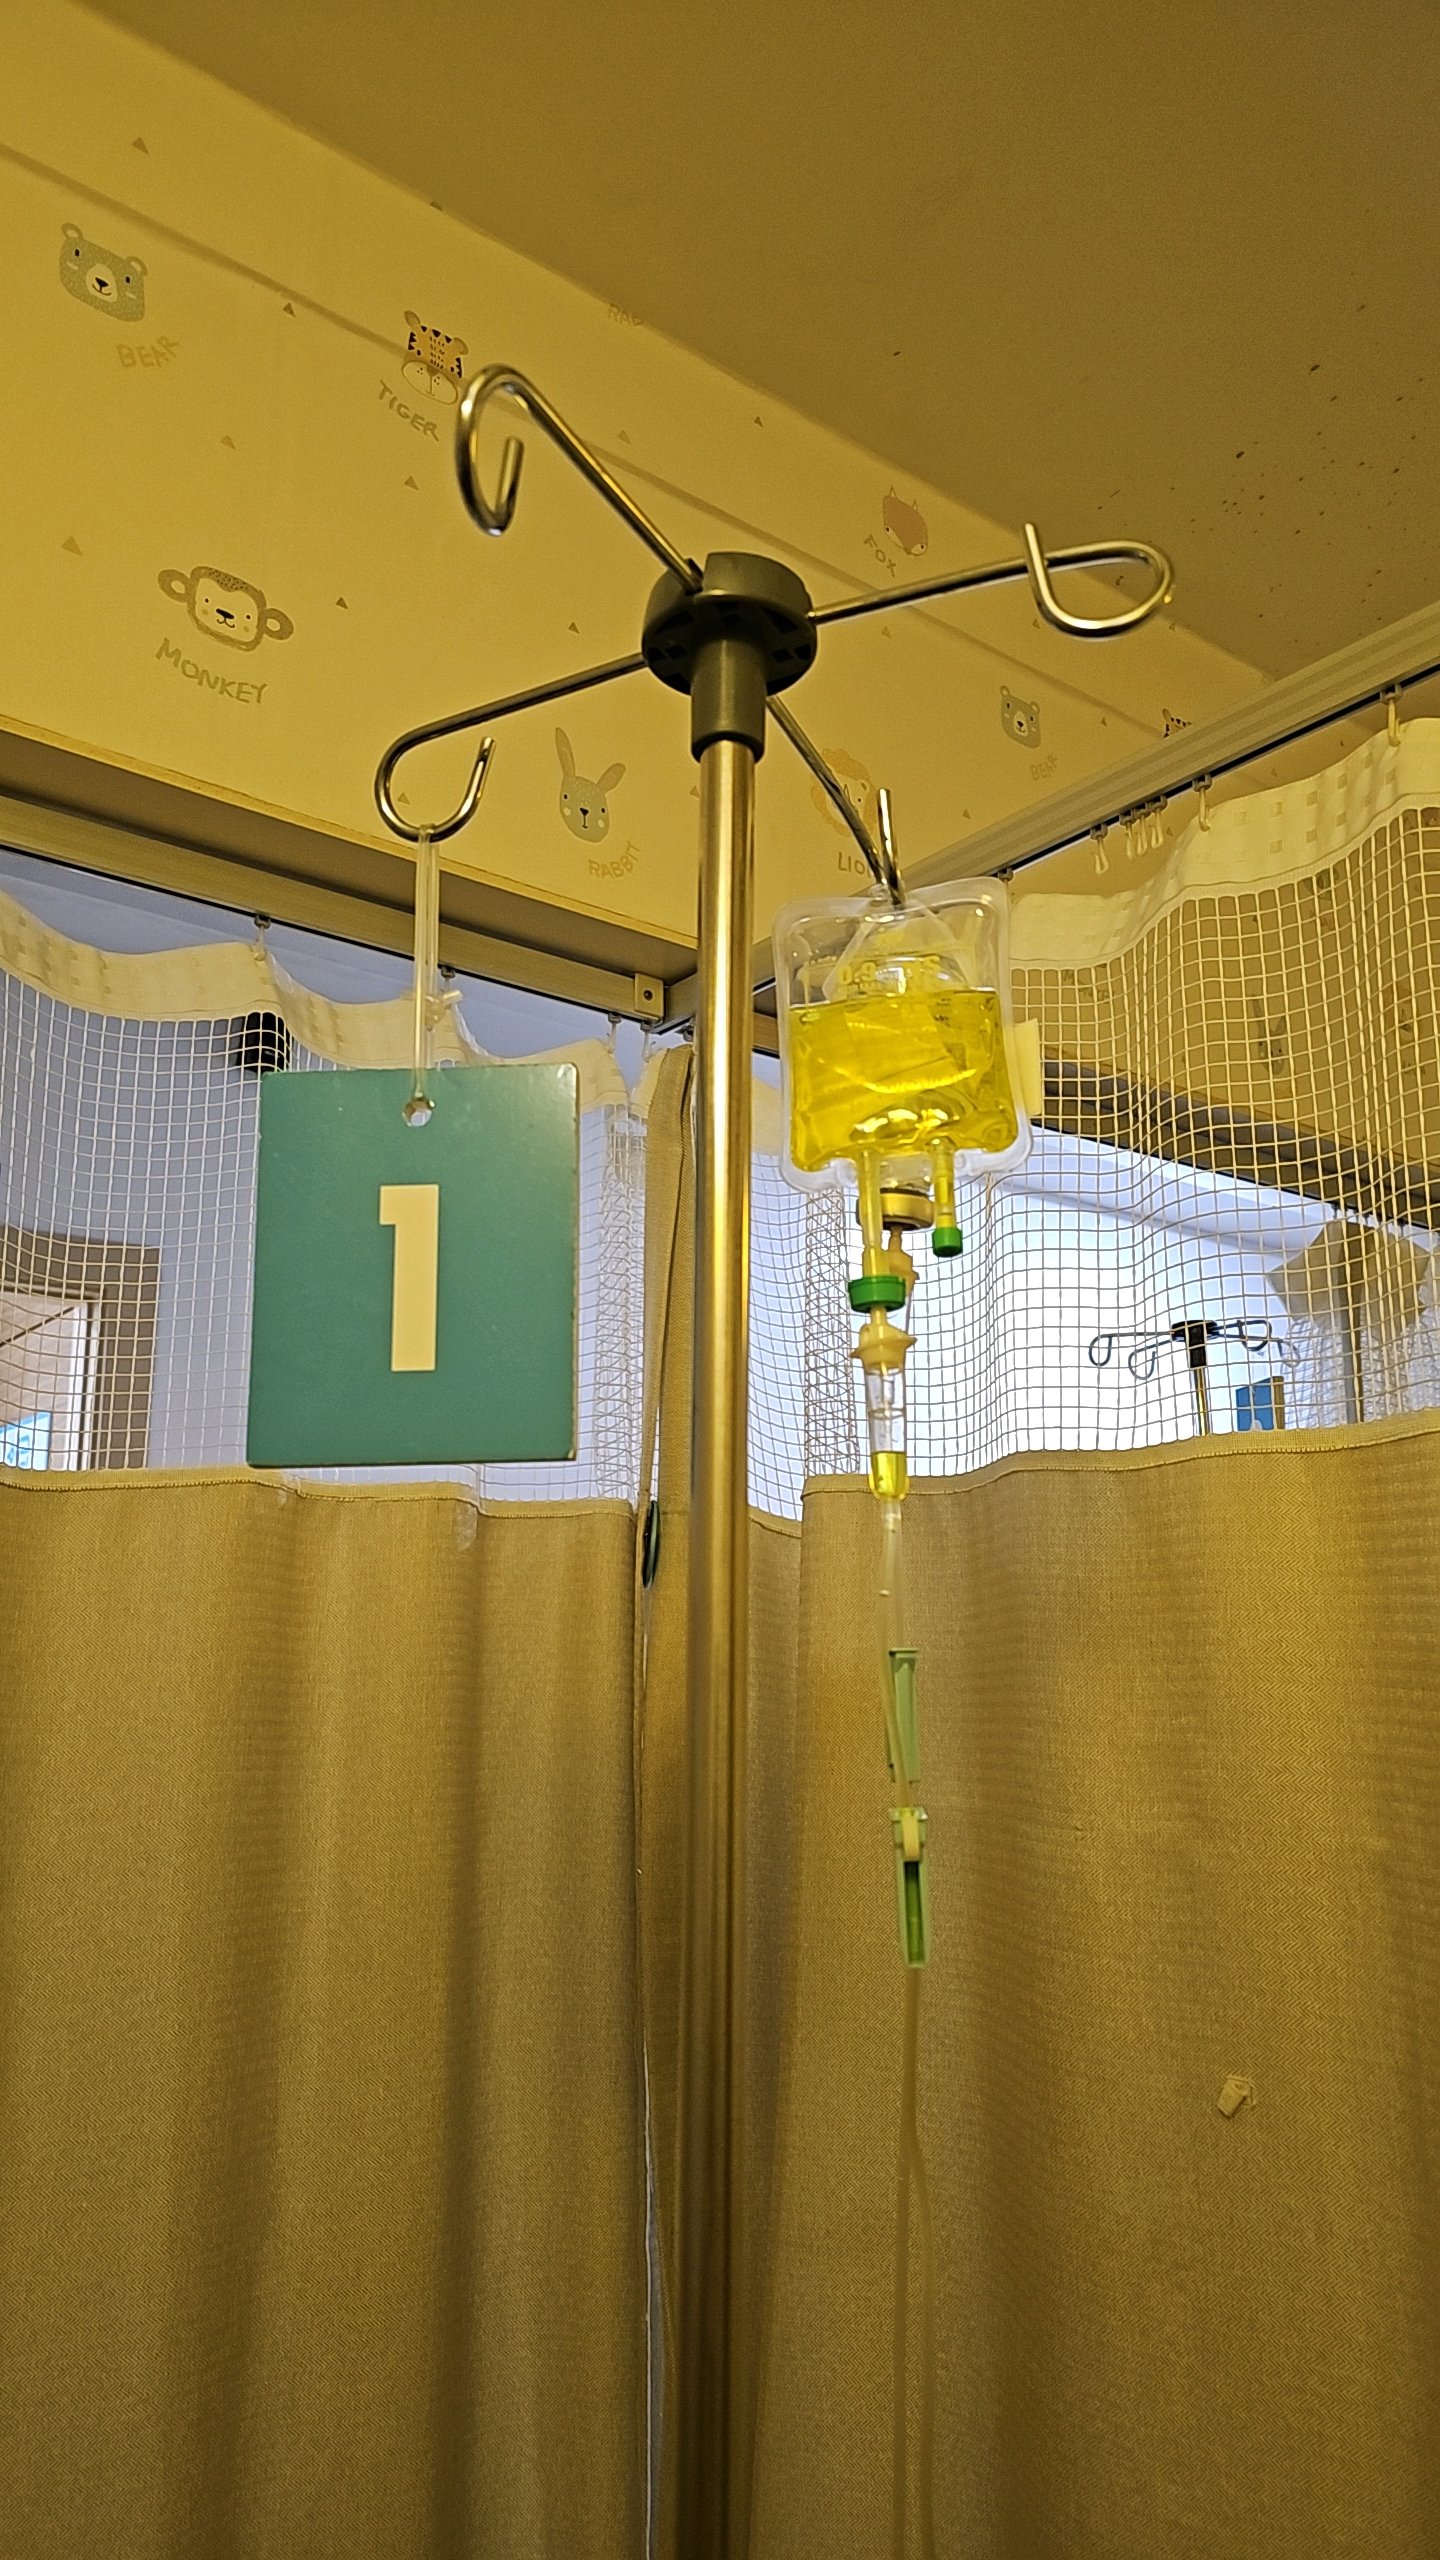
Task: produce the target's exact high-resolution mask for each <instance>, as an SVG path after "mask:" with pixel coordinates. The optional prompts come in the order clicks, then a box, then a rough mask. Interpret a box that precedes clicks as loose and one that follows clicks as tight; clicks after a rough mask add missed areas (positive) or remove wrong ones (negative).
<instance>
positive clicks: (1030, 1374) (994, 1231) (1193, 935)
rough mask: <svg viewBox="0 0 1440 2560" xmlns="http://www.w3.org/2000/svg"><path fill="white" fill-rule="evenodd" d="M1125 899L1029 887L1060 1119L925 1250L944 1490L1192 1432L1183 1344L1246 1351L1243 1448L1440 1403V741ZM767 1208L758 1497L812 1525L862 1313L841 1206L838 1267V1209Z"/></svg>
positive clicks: (1412, 733) (1232, 818)
mask: <svg viewBox="0 0 1440 2560" xmlns="http://www.w3.org/2000/svg"><path fill="white" fill-rule="evenodd" d="M956 867H957V869H959V868H961V867H963V858H962V856H960V855H957V863H956ZM1117 876H1118V877H1119V878H1120V879H1121V880H1123V876H1124V875H1123V871H1122V872H1121V873H1119V874H1118V875H1117V874H1114V873H1112V877H1111V880H1110V883H1109V885H1108V887H1107V888H1106V890H1104V891H1100V890H1097V891H1096V893H1095V894H1094V895H1092V896H1088V897H1080V896H1065V897H1060V896H1054V895H1048V894H1046V893H1045V892H1044V889H1043V885H1042V884H1043V880H1044V866H1043V865H1041V866H1038V867H1037V869H1036V871H1035V872H1034V873H1033V874H1032V875H1030V879H1031V881H1032V882H1033V883H1034V884H1035V885H1034V886H1028V885H1027V883H1026V878H1025V875H1022V877H1021V882H1020V884H1019V888H1018V891H1017V896H1016V902H1015V909H1014V923H1013V931H1012V959H1013V961H1014V964H1015V967H1014V1000H1015V1010H1016V1015H1017V1018H1020V1019H1027V1020H1033V1021H1035V1022H1036V1023H1038V1025H1039V1028H1040V1037H1041V1048H1042V1052H1043V1056H1044V1061H1045V1095H1046V1099H1045V1111H1044V1125H1043V1126H1042V1127H1041V1128H1040V1129H1039V1130H1037V1133H1036V1146H1035V1152H1034V1155H1033V1156H1032V1158H1031V1161H1030V1163H1029V1165H1028V1166H1027V1167H1026V1168H1025V1170H1024V1172H1023V1174H1022V1175H1021V1176H1020V1177H1018V1178H1016V1179H1013V1180H1011V1181H1010V1182H1007V1183H1003V1184H1001V1183H995V1184H985V1183H974V1184H970V1185H968V1186H965V1187H964V1188H963V1190H962V1199H961V1216H962V1224H963V1226H964V1228H965V1234H966V1252H965V1254H964V1256H963V1257H962V1259H961V1260H960V1261H959V1262H958V1263H951V1264H945V1265H937V1264H936V1263H934V1262H933V1261H932V1260H931V1258H930V1256H929V1255H928V1254H927V1253H926V1252H925V1251H924V1249H923V1246H924V1240H923V1238H922V1239H921V1240H920V1244H921V1249H920V1251H919V1252H918V1253H917V1256H916V1259H917V1264H918V1269H919V1282H918V1286H917V1290H916V1294H915V1299H914V1306H913V1314H912V1316H911V1317H910V1318H908V1319H907V1321H908V1322H909V1323H910V1324H911V1326H912V1329H913V1331H914V1333H915V1336H916V1342H915V1349H914V1351H913V1352H912V1354H911V1358H910V1363H909V1401H910V1410H911V1464H912V1468H914V1469H915V1470H917V1471H918V1472H920V1473H924V1474H931V1475H950V1474H956V1473H961V1472H964V1471H965V1470H967V1469H969V1468H972V1467H976V1466H981V1465H985V1464H988V1463H989V1462H991V1461H992V1460H993V1459H995V1458H997V1457H1002V1456H1005V1455H1007V1454H1009V1453H1011V1452H1015V1451H1020V1450H1024V1449H1042V1448H1052V1449H1053V1448H1079V1449H1127V1448H1134V1447H1142V1446H1145V1445H1148V1444H1150V1443H1154V1442H1157V1441H1165V1440H1174V1439H1180V1438H1186V1437H1189V1436H1190V1435H1191V1434H1193V1433H1194V1432H1195V1430H1196V1428H1197V1413H1196V1406H1195V1402H1194V1398H1193V1395H1192V1389H1191V1381H1190V1373H1189V1369H1188V1366H1187V1359H1186V1352H1185V1347H1184V1345H1183V1344H1182V1343H1177V1342H1176V1341H1175V1340H1173V1339H1172V1329H1173V1328H1175V1327H1177V1326H1180V1325H1183V1324H1185V1323H1198V1324H1213V1325H1216V1326H1217V1327H1219V1328H1221V1331H1220V1333H1219V1335H1218V1336H1217V1337H1216V1338H1215V1339H1214V1340H1213V1341H1212V1343H1211V1345H1210V1348H1209V1363H1210V1378H1211V1384H1212V1405H1213V1418H1214V1423H1215V1428H1216V1429H1217V1430H1220V1431H1224V1430H1228V1429H1232V1428H1236V1427H1240V1428H1244V1427H1245V1424H1246V1420H1247V1414H1246V1406H1247V1402H1248V1403H1249V1404H1250V1407H1251V1412H1252V1414H1253V1409H1254V1399H1255V1397H1256V1393H1257V1390H1259V1391H1260V1392H1261V1394H1262V1396H1263V1395H1264V1394H1265V1392H1266V1391H1267V1389H1268V1388H1269V1382H1270V1381H1271V1380H1272V1379H1274V1380H1277V1381H1278V1386H1279V1393H1278V1397H1275V1398H1274V1401H1275V1402H1276V1403H1278V1404H1279V1405H1280V1406H1281V1407H1282V1408H1283V1411H1284V1414H1285V1418H1286V1420H1287V1421H1288V1422H1289V1423H1290V1424H1292V1425H1301V1426H1305V1425H1315V1424H1327V1423H1336V1422H1345V1421H1347V1420H1363V1419H1366V1418H1373V1417H1376V1416H1381V1415H1385V1414H1394V1413H1403V1412H1407V1411H1414V1410H1416V1409H1419V1408H1422V1407H1426V1406H1429V1405H1432V1404H1434V1403H1435V1402H1436V1401H1437V1400H1440V1316H1437V1311H1436V1288H1435V1269H1436V1266H1435V1264H1434V1261H1433V1254H1434V1250H1435V1244H1436V1234H1435V1230H1436V1227H1437V1224H1440V1072H1437V1070H1440V1060H1437V1021H1440V723H1436V722H1434V721H1415V722H1412V723H1409V724H1408V725H1406V726H1405V727H1404V728H1403V729H1402V730H1401V732H1400V736H1399V739H1398V742H1394V743H1392V742H1391V741H1389V740H1388V739H1387V738H1386V737H1385V736H1384V735H1383V734H1382V735H1380V736H1379V737H1377V738H1376V739H1374V740H1373V741H1372V742H1370V743H1369V744H1368V745H1367V746H1365V747H1364V748H1362V749H1361V750H1359V751H1358V752H1357V753H1356V754H1354V755H1352V756H1350V757H1348V758H1347V759H1346V760H1345V761H1344V762H1343V763H1341V764H1338V765H1336V766H1334V767H1332V768H1331V769H1330V770H1329V771H1327V772H1324V773H1321V774H1319V775H1317V776H1316V777H1315V778H1314V779H1313V780H1312V781H1310V782H1306V783H1300V784H1297V785H1295V786H1293V787H1291V788H1289V789H1287V790H1285V791H1282V792H1278V793H1272V794H1268V795H1265V796H1262V797H1256V798H1251V799H1245V800H1239V801H1234V802H1231V803H1229V804H1227V805H1226V806H1225V807H1222V808H1220V809H1217V810H1216V811H1215V812H1214V814H1213V816H1212V817H1211V818H1210V819H1209V821H1208V823H1207V824H1204V825H1202V824H1200V823H1199V822H1198V821H1197V822H1196V823H1194V824H1192V826H1191V827H1190V828H1189V830H1188V831H1187V833H1186V835H1185V836H1184V837H1183V838H1182V839H1181V841H1180V843H1179V844H1178V845H1177V847H1176V848H1175V851H1174V853H1173V855H1172V856H1171V858H1170V860H1169V861H1168V862H1167V864H1166V865H1165V867H1164V869H1163V870H1162V871H1161V872H1160V873H1159V874H1158V875H1157V876H1156V877H1155V878H1154V879H1152V880H1150V881H1148V882H1147V883H1146V884H1145V885H1144V886H1143V887H1135V888H1132V889H1128V890H1127V889H1125V888H1124V887H1123V886H1122V887H1120V888H1118V889H1117V887H1116V886H1115V879H1116V877H1117ZM770 1143H771V1145H772V1146H778V1143H779V1133H778V1128H776V1127H772V1130H771V1133H770ZM762 1187H763V1195H764V1210H763V1214H760V1213H759V1212H758V1211H757V1231H756V1286H757V1291H758V1293H759V1299H758V1304H757V1317H758V1321H757V1326H756V1334H755V1349H756V1366H757V1377H756V1381H755V1384H754V1386H753V1389H752V1432H753V1435H754V1439H755V1452H754V1456H753V1458H752V1479H753V1478H754V1477H757V1476H758V1477H759V1478H760V1479H761V1480H762V1481H764V1482H765V1483H766V1484H767V1486H768V1485H771V1484H775V1485H781V1486H783V1487H784V1491H785V1496H786V1498H785V1500H784V1502H783V1505H781V1506H779V1507H783V1508H784V1509H785V1510H787V1511H789V1512H791V1513H792V1514H795V1513H798V1510H799V1497H800V1488H801V1485H802V1484H803V1481H804V1477H805V1475H806V1473H807V1472H816V1471H824V1469H825V1465H826V1462H825V1460H824V1459H823V1458H818V1459H817V1458H816V1457H814V1456H813V1455H808V1454H807V1453H810V1452H815V1451H817V1450H819V1449H820V1448H821V1447H822V1446H823V1445H824V1444H825V1443H826V1441H827V1440H828V1441H829V1442H831V1443H832V1445H837V1446H838V1445H839V1444H840V1442H841V1440H842V1437H843V1434H844V1433H845V1431H846V1430H850V1431H852V1432H853V1430H854V1388H853V1371H852V1369H851V1365H850V1363H849V1360H848V1349H849V1331H850V1328H849V1324H848V1320H847V1316H846V1311H845V1308H844V1304H843V1288H842V1287H841V1286H840V1285H838V1284H837V1282H836V1281H835V1279H834V1278H833V1276H827V1277H826V1278H825V1279H824V1281H823V1283H822V1284H821V1285H820V1286H818V1287H817V1285H816V1275H817V1274H818V1273H819V1271H820V1269H821V1267H822V1264H823V1265H824V1267H825V1268H826V1270H827V1272H828V1273H830V1274H833V1271H834V1268H835V1256H836V1252H837V1250H838V1256H839V1261H840V1264H841V1265H842V1267H843V1265H844V1263H845V1261H846V1258H847V1256H850V1255H853V1254H854V1253H855V1251H856V1238H855V1235H854V1229H853V1223H852V1222H851V1220H850V1218H849V1215H848V1212H844V1213H841V1212H840V1211H839V1204H838V1203H837V1204H836V1211H837V1214H838V1215H839V1226H838V1229H837V1230H836V1231H834V1232H835V1234H836V1235H838V1247H837V1244H836V1243H835V1242H834V1241H833V1240H832V1241H827V1245H826V1247H825V1252H824V1254H817V1253H816V1251H815V1250H814V1248H813V1246H812V1244H811V1242H810V1240H809V1239H808V1238H807V1236H806V1233H805V1227H806V1221H807V1219H813V1218H814V1216H815V1214H816V1205H817V1204H815V1203H813V1202H811V1203H806V1202H802V1201H800V1200H798V1199H797V1198H796V1197H795V1195H793V1194H791V1193H789V1192H788V1191H787V1190H786V1189H785V1188H784V1186H783V1185H782V1184H781V1183H780V1182H779V1181H778V1179H775V1180H773V1181H772V1180H771V1179H770V1177H769V1176H768V1175H767V1176H766V1178H765V1183H764V1185H763V1186H762ZM759 1197H760V1191H759V1190H758V1189H757V1199H758V1198H759ZM826 1256H828V1261H826ZM802 1266H803V1267H805V1268H807V1269H808V1271H809V1272H810V1274H811V1275H812V1277H811V1284H810V1287H809V1289H808V1291H807V1290H805V1289H802V1288H801V1287H799V1286H798V1285H797V1284H796V1282H795V1280H794V1278H793V1277H792V1274H793V1272H794V1271H795V1270H796V1269H797V1268H799V1267H802ZM855 1267H857V1268H858V1261H857V1262H856V1264H855ZM786 1305H788V1315H787V1314H786V1313H785V1312H784V1307H785V1306H786ZM827 1307H828V1309H829V1310H830V1313H829V1318H828V1331H827V1328H826V1313H825V1310H826V1308H827ZM1242 1328H1243V1331H1244V1333H1245V1336H1246V1337H1247V1338H1246V1339H1245V1340H1241V1339H1239V1338H1238V1336H1239V1334H1240V1331H1241V1329H1242ZM801 1339H804V1340H805V1342H806V1345H807V1349H806V1376H805V1386H804V1408H803V1414H800V1413H797V1412H796V1411H795V1409H794V1404H793V1398H794V1394H795V1389H794V1385H793V1380H794V1376H795V1371H796V1365H797V1364H796V1359H795V1356H794V1351H793V1345H794V1344H795V1343H796V1342H797V1341H799V1340H801ZM772 1345H773V1346H774V1348H773V1349H772ZM787 1397H788V1398H790V1399H791V1400H792V1401H791V1402H788V1403H787ZM842 1463H843V1465H845V1466H848V1465H850V1464H853V1463H854V1461H853V1460H851V1459H847V1460H845V1461H843V1462H842ZM767 1498H768V1497H767Z"/></svg>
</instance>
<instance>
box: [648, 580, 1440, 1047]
mask: <svg viewBox="0 0 1440 2560" xmlns="http://www.w3.org/2000/svg"><path fill="white" fill-rule="evenodd" d="M1436 674H1440V603H1437V604H1429V605H1425V606H1423V607H1422V608H1421V610H1420V611H1419V612H1418V613H1412V614H1407V615H1406V616H1405V618H1404V619H1403V620H1402V621H1400V622H1390V623H1387V624H1386V625H1385V628H1384V629H1383V630H1382V631H1376V632H1374V633H1372V634H1371V636H1370V637H1369V638H1368V639H1366V640H1356V641H1352V642H1351V643H1350V645H1349V646H1348V647H1347V648H1344V649H1337V650H1336V651H1335V652H1334V654H1333V656H1331V657H1328V658H1319V659H1317V660H1316V662H1315V664H1314V665H1313V666H1310V667H1302V668H1301V669H1300V670H1299V671H1298V673H1297V674H1295V675H1293V676H1278V677H1277V678H1276V679H1275V681H1274V683H1273V684H1268V685H1266V686H1264V687H1263V689H1262V690H1261V691H1260V692H1259V693H1255V694H1252V695H1251V696H1250V697H1249V698H1248V699H1247V700H1246V701H1244V702H1240V703H1237V704H1236V705H1235V707H1234V709H1233V710H1230V711H1223V712H1221V714H1220V716H1219V718H1218V719H1216V720H1207V721H1205V722H1204V723H1203V724H1202V725H1201V726H1200V727H1198V728H1193V729H1183V730H1180V731H1178V732H1177V733H1176V735H1175V736H1174V737H1172V738H1166V739H1165V740H1164V741H1163V742H1162V744H1161V745H1159V746H1156V747H1147V748H1146V749H1145V750H1144V752H1143V753H1142V754H1140V755H1138V756H1132V757H1131V758H1130V759H1129V761H1128V762H1127V763H1125V764H1121V765H1110V766H1107V767H1106V769H1105V770H1104V771H1103V772H1102V773H1097V774H1093V775H1091V776H1090V778H1089V779H1088V780H1087V781H1085V782H1078V783H1075V784H1073V785H1072V786H1071V788H1070V789H1069V790H1068V791H1056V792H1052V793H1051V795H1050V797H1049V798H1048V799H1046V800H1040V801H1037V802H1036V803H1035V805H1034V806H1033V807H1031V808H1029V809H1021V810H1017V812H1016V813H1015V815H1014V816H1013V817H1011V818H1002V819H1000V820H999V822H998V823H997V824H996V825H995V826H993V827H981V828H980V829H979V830H978V832H977V833H976V834H974V835H971V836H962V837H960V838H959V839H958V840H957V842H955V843H954V844H950V845H947V846H946V848H945V850H944V851H943V853H936V854H931V855H930V856H929V857H928V858H927V859H926V860H925V861H923V862H916V863H907V865H906V871H905V876H906V880H907V882H908V883H909V885H910V886H911V887H912V888H916V889H923V888H925V887H927V886H928V885H930V884H932V883H934V882H937V881H941V880H953V879H955V878H956V877H957V876H958V877H964V878H967V879H975V878H981V877H988V878H993V877H994V876H995V875H996V874H997V873H1000V872H1005V873H1009V872H1013V871H1022V870H1024V869H1025V868H1026V866H1027V865H1028V864H1030V863H1032V862H1042V861H1043V860H1044V859H1045V857H1046V855H1047V854H1051V853H1059V852H1061V851H1063V849H1064V848H1065V847H1066V846H1067V845H1072V844H1080V843H1083V842H1084V840H1085V838H1086V837H1087V836H1090V835H1094V834H1095V833H1096V832H1097V830H1098V829H1100V828H1102V827H1115V826H1123V825H1124V823H1125V820H1126V819H1127V818H1129V817H1133V816H1135V815H1136V813H1137V812H1138V811H1140V810H1142V809H1147V808H1151V807H1153V806H1154V805H1155V803H1156V802H1157V801H1166V800H1173V799H1177V798H1178V797H1179V796H1180V795H1181V793H1183V792H1186V791H1193V790H1194V789H1195V788H1196V787H1197V785H1198V784H1200V783H1202V782H1207V781H1208V782H1214V781H1216V780H1217V779H1218V778H1219V776H1220V775H1222V774H1226V773H1235V772H1237V771H1239V769H1240V768H1241V767H1242V766H1244V765H1247V764H1254V763H1256V762H1257V761H1258V759H1259V758H1260V757H1261V756H1266V755H1273V754H1275V753H1276V752H1277V751H1278V750H1279V749H1280V748H1281V747H1287V746H1293V745H1294V744H1295V742H1296V741H1297V739H1300V738H1307V737H1309V736H1311V735H1312V733H1313V732H1314V731H1315V730H1317V729H1327V728H1329V727H1331V726H1332V725H1333V723H1334V722H1335V721H1337V720H1345V719H1348V718H1349V717H1350V716H1351V715H1352V714H1353V713H1355V712H1357V711H1365V710H1368V709H1370V708H1371V707H1372V706H1373V705H1375V704H1377V703H1381V702H1383V701H1384V700H1385V698H1386V696H1387V694H1390V693H1393V692H1395V691H1396V690H1397V688H1403V687H1404V686H1406V685H1411V684H1419V683H1420V682H1421V681H1422V680H1423V679H1424V678H1425V677H1426V676H1432V675H1436ZM774 983H775V971H774V963H773V959H772V955H771V949H770V944H769V942H768V941H766V942H764V943H760V944H758V945H757V946H756V949H755V952H754V954H753V984H754V987H755V989H756V992H757V993H760V992H762V991H763V990H765V989H767V988H769V987H772V986H773V985H774ZM695 995H696V981H695V979H694V978H693V976H692V977H685V978H682V979H680V980H678V981H677V982H676V983H675V984H674V985H673V986H672V987H671V989H670V991H669V1002H668V1004H667V1007H666V1014H665V1022H666V1027H667V1029H669V1028H674V1027H676V1026H678V1025H681V1024H683V1023H687V1022H689V1021H690V1020H691V1018H692V1017H693V1014H694V1010H695Z"/></svg>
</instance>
